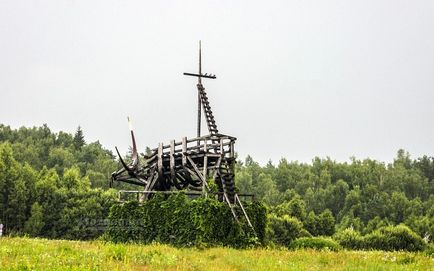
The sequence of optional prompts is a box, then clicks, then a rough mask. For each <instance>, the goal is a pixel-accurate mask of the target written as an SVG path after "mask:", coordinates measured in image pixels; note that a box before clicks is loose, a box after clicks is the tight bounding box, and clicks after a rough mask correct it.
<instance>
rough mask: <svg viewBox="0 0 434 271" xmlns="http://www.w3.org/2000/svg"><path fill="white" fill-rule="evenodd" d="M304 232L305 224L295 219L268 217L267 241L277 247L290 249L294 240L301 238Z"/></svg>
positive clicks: (285, 216)
mask: <svg viewBox="0 0 434 271" xmlns="http://www.w3.org/2000/svg"><path fill="white" fill-rule="evenodd" d="M302 230H303V224H302V223H301V222H300V221H299V220H298V219H297V218H295V217H290V216H288V215H284V216H283V217H278V216H276V215H270V216H269V217H268V228H267V240H268V241H271V242H273V243H274V244H276V245H282V246H286V247H288V246H289V245H290V244H291V242H292V241H293V240H295V239H296V238H297V237H300V234H301V232H302Z"/></svg>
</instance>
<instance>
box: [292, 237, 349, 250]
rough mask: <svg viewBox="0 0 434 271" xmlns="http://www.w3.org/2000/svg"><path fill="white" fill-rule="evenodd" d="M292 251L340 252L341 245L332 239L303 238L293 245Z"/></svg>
mask: <svg viewBox="0 0 434 271" xmlns="http://www.w3.org/2000/svg"><path fill="white" fill-rule="evenodd" d="M291 248H292V249H316V250H331V251H338V250H340V248H341V247H340V245H339V244H338V243H336V241H334V240H332V239H331V238H325V237H301V238H298V239H296V240H295V241H293V242H292V243H291Z"/></svg>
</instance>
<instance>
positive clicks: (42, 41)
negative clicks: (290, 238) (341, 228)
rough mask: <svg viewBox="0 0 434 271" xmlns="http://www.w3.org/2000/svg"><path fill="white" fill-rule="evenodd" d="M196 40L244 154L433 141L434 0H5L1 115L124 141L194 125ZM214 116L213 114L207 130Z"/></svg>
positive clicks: (389, 153) (363, 151)
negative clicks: (130, 125) (190, 74)
mask: <svg viewBox="0 0 434 271" xmlns="http://www.w3.org/2000/svg"><path fill="white" fill-rule="evenodd" d="M198 40H202V47H203V72H208V73H214V74H216V75H217V78H218V79H217V80H206V81H204V85H205V87H206V89H207V92H208V96H209V97H210V101H211V106H212V109H213V112H214V115H215V117H216V120H217V125H218V128H219V130H220V132H222V133H225V134H229V135H233V136H236V137H237V138H238V141H237V144H236V148H237V149H236V150H237V151H238V153H239V154H240V156H241V157H245V156H246V155H247V154H251V155H252V156H253V158H254V159H255V160H258V161H260V162H261V163H265V162H266V161H267V160H268V159H272V160H273V161H274V162H277V161H278V160H279V159H280V158H282V157H286V158H287V159H289V160H298V161H302V162H309V161H310V160H311V159H312V158H313V157H314V156H320V157H325V156H330V157H331V158H333V159H336V160H338V161H346V160H348V159H349V157H350V156H356V157H357V158H366V157H370V158H374V159H379V160H382V161H386V162H388V161H391V160H392V159H393V157H395V154H396V151H397V150H398V149H399V148H404V149H406V150H408V151H409V152H410V153H411V154H412V157H417V156H419V155H423V154H427V155H434V1H432V0H430V1H422V0H421V1H399V0H390V1H384V0H383V1H382V0H375V1H371V0H369V1H368V0H364V1H348V0H346V1H345V0H343V1H320V0H318V1H306V0H304V1H301V0H300V1H221V0H220V1H185V0H184V1H127V0H122V1H121V0H114V1H109V0H103V1H93V0H92V1H89V0H87V1H72V0H69V1H65V0H52V1H47V0H45V1H20V0H0V99H1V100H0V123H3V124H7V125H11V126H12V127H14V128H18V127H20V126H23V125H24V126H34V125H37V126H39V125H42V124H43V123H47V124H48V125H49V127H51V128H52V130H53V131H56V132H57V131H59V130H64V131H67V132H72V133H73V132H74V131H75V129H76V128H77V126H78V125H81V126H82V127H83V129H84V132H85V136H86V140H87V141H88V142H90V141H95V140H100V142H101V143H102V144H103V145H104V146H105V147H107V148H109V149H114V146H115V145H117V146H119V147H120V148H121V149H122V150H123V151H124V152H126V151H127V147H128V145H129V144H130V143H129V131H128V125H127V119H126V117H127V116H130V117H131V118H132V120H133V123H134V128H135V130H136V138H137V141H138V145H139V147H141V151H144V147H145V146H150V147H156V146H157V143H158V142H160V141H163V142H169V140H171V139H176V140H180V139H181V138H182V137H183V136H188V137H194V136H195V133H196V126H195V125H196V102H197V101H196V93H197V92H196V87H195V84H196V83H195V79H194V78H190V77H185V76H183V75H182V73H183V72H196V71H197V49H198ZM204 129H205V125H204V126H203V130H204Z"/></svg>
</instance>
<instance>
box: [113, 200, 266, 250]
mask: <svg viewBox="0 0 434 271" xmlns="http://www.w3.org/2000/svg"><path fill="white" fill-rule="evenodd" d="M245 205H246V211H247V212H248V214H249V218H250V220H251V222H252V224H253V225H254V227H255V231H256V232H257V236H255V235H254V233H253V232H251V229H250V228H249V227H248V225H247V223H246V222H245V221H243V220H242V219H241V220H240V223H241V224H238V223H237V222H236V221H235V220H234V218H233V216H232V213H231V210H230V208H229V206H228V205H227V204H225V203H223V202H219V201H216V200H214V199H210V198H199V199H194V200H189V199H188V198H187V197H186V196H185V194H183V193H177V194H174V195H170V196H166V195H163V194H157V195H155V196H154V197H153V198H152V199H151V200H148V201H146V202H144V203H143V204H139V203H138V202H136V201H131V202H127V203H124V204H122V205H121V204H118V205H113V206H112V208H111V210H110V214H109V226H108V229H107V231H106V234H105V238H106V239H107V240H110V241H114V242H129V241H132V242H139V243H152V242H154V241H156V242H161V243H167V244H172V245H176V246H215V245H225V246H233V247H246V246H250V245H254V244H256V242H259V243H261V242H263V238H264V232H265V225H266V222H265V220H266V211H265V208H264V207H263V206H262V205H261V204H259V203H251V204H245Z"/></svg>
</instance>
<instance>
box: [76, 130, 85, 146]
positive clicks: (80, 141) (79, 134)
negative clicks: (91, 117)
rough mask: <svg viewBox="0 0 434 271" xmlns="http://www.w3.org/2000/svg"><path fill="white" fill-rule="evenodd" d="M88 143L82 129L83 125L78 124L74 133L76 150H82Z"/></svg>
mask: <svg viewBox="0 0 434 271" xmlns="http://www.w3.org/2000/svg"><path fill="white" fill-rule="evenodd" d="M85 144H86V141H84V135H83V131H82V130H81V127H80V126H78V128H77V131H76V132H75V135H74V147H75V149H76V150H81V148H82V147H83V146H84V145H85Z"/></svg>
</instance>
